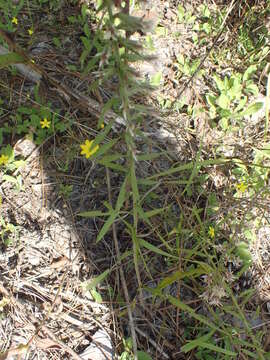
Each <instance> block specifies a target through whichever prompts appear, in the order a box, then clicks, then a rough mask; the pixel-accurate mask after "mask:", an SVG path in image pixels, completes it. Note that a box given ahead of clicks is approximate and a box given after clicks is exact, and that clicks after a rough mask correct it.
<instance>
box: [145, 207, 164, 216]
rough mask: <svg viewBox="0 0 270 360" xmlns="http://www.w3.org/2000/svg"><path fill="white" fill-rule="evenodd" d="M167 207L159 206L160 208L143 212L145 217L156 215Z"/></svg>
mask: <svg viewBox="0 0 270 360" xmlns="http://www.w3.org/2000/svg"><path fill="white" fill-rule="evenodd" d="M166 209H167V208H161V209H153V210H150V211H146V212H145V216H146V217H147V218H150V217H152V216H155V215H158V214H161V213H163V212H164V211H165V210H166Z"/></svg>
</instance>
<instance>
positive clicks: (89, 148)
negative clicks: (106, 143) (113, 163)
mask: <svg viewBox="0 0 270 360" xmlns="http://www.w3.org/2000/svg"><path fill="white" fill-rule="evenodd" d="M93 142H94V140H91V141H90V140H85V143H84V144H82V145H80V147H81V149H82V150H81V155H85V157H86V159H88V158H89V157H90V156H91V155H93V154H94V153H95V152H97V151H98V149H99V146H98V145H96V146H95V147H93Z"/></svg>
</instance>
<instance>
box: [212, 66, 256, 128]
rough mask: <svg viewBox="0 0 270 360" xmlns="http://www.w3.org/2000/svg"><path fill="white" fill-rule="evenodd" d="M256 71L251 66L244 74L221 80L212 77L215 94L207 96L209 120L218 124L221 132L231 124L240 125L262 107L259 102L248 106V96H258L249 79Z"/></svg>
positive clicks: (217, 77) (254, 86)
mask: <svg viewBox="0 0 270 360" xmlns="http://www.w3.org/2000/svg"><path fill="white" fill-rule="evenodd" d="M255 71H256V66H253V65H251V66H250V67H249V68H248V69H247V70H246V71H245V73H244V74H243V75H242V74H240V73H236V74H231V75H230V77H229V76H225V77H224V78H223V79H221V78H220V77H219V76H217V75H214V76H213V79H214V82H215V86H216V89H217V92H218V93H217V94H207V95H206V100H207V103H208V105H209V115H210V118H211V119H213V120H215V121H216V122H218V124H219V125H220V126H221V128H222V129H223V130H228V128H229V126H230V125H232V124H233V123H235V122H236V123H237V124H238V125H241V119H242V118H243V117H245V116H250V115H252V114H255V113H256V112H257V111H258V110H260V109H261V108H262V106H263V104H262V103H261V102H257V103H252V104H250V105H247V104H248V96H250V95H254V96H257V95H258V88H257V86H256V85H255V84H254V82H253V81H252V80H251V79H250V77H251V75H252V74H253V73H254V72H255Z"/></svg>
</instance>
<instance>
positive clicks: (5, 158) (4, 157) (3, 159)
mask: <svg viewBox="0 0 270 360" xmlns="http://www.w3.org/2000/svg"><path fill="white" fill-rule="evenodd" d="M8 159H9V158H8V156H7V155H4V154H2V155H1V156H0V166H1V165H6V164H7V163H8Z"/></svg>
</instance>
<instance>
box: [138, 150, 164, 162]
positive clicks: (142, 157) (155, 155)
mask: <svg viewBox="0 0 270 360" xmlns="http://www.w3.org/2000/svg"><path fill="white" fill-rule="evenodd" d="M163 153H164V152H163ZM161 154H162V152H160V153H150V154H142V155H138V156H137V160H139V161H147V160H153V159H157V158H158V157H160V155H161Z"/></svg>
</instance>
